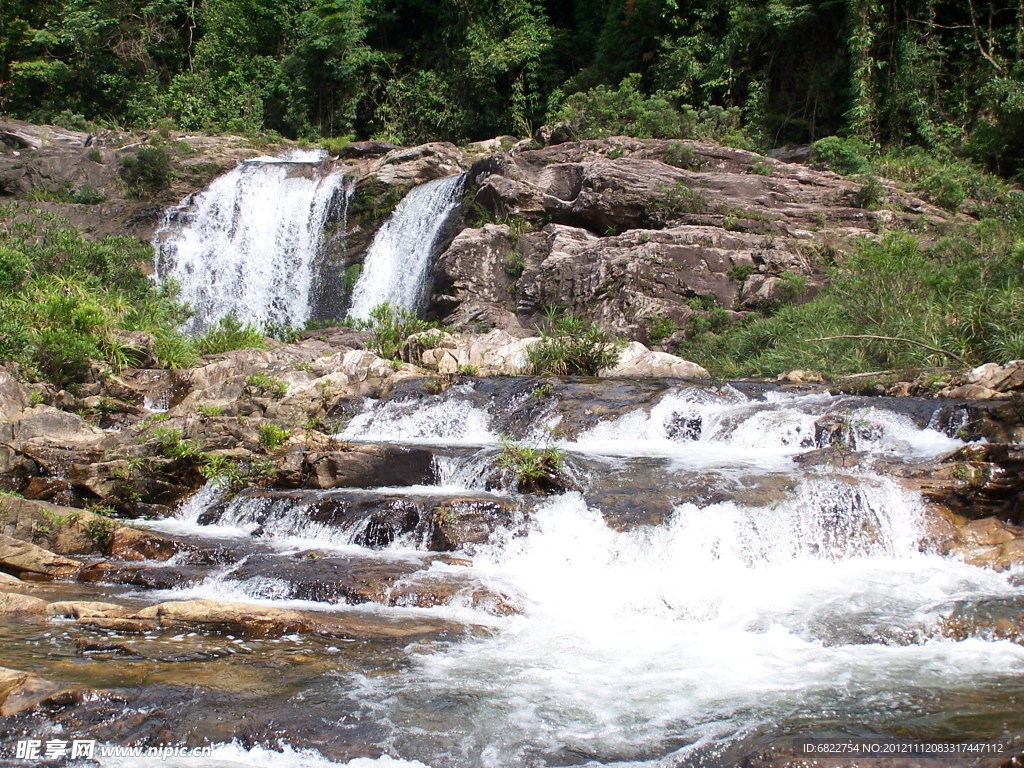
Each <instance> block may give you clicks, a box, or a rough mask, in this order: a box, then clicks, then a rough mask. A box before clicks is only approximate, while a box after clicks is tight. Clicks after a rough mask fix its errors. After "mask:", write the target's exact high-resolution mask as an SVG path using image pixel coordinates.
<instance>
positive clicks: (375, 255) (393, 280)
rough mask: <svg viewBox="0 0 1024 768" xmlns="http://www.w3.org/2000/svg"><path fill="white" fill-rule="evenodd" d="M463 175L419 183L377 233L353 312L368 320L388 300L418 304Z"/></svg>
mask: <svg viewBox="0 0 1024 768" xmlns="http://www.w3.org/2000/svg"><path fill="white" fill-rule="evenodd" d="M464 180H465V176H450V177H448V178H445V179H435V180H434V181H429V182H427V183H426V184H421V185H420V186H418V187H415V188H414V189H413V190H412V191H411V192H409V194H408V195H406V196H405V198H403V199H402V201H401V202H400V203H399V204H398V206H397V207H396V208H395V210H394V211H393V212H392V213H391V216H390V217H389V218H388V220H387V221H386V222H384V226H382V227H381V228H380V230H379V231H378V232H377V234H376V235H375V236H374V238H373V243H372V244H371V245H370V249H369V250H368V251H367V252H366V260H365V261H364V263H363V271H362V273H361V274H360V276H359V280H358V281H357V282H356V286H355V290H354V291H353V293H352V305H351V307H350V309H349V317H355V318H361V319H366V318H367V317H369V315H370V310H371V309H373V308H374V307H376V306H377V305H378V304H383V303H385V302H387V303H389V304H391V305H393V306H396V307H403V308H405V309H410V310H416V309H418V308H419V305H420V303H421V302H422V300H423V298H424V296H423V293H424V286H425V284H426V279H427V274H428V273H429V271H430V260H431V258H432V257H433V255H434V249H435V245H436V243H437V238H438V237H439V236H440V234H441V231H442V230H443V228H444V225H445V222H446V221H447V219H448V215H449V214H450V213H451V212H452V211H453V210H454V209H455V207H456V206H457V205H458V203H459V194H460V193H461V192H462V185H463V183H464Z"/></svg>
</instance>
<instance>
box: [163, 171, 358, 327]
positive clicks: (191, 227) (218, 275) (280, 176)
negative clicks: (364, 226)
mask: <svg viewBox="0 0 1024 768" xmlns="http://www.w3.org/2000/svg"><path fill="white" fill-rule="evenodd" d="M350 193H351V187H350V185H346V181H345V177H344V176H343V175H342V174H341V173H337V172H332V170H331V169H330V168H329V167H328V166H327V165H326V163H325V162H324V154H323V153H322V152H316V151H314V152H297V153H293V154H291V155H288V156H286V157H282V158H272V157H263V158H257V159H255V160H250V161H247V162H244V163H241V164H240V165H239V166H238V167H237V168H235V169H234V170H233V171H231V172H229V173H227V174H225V175H223V176H221V177H220V178H218V179H216V180H215V181H214V182H213V183H212V184H210V186H209V187H208V188H207V189H205V190H204V191H202V192H199V193H198V194H195V195H190V196H189V197H188V198H186V199H185V200H184V201H183V202H182V203H181V204H180V205H178V206H176V207H174V208H172V209H170V210H169V211H168V213H167V214H166V216H165V219H164V223H163V225H162V226H161V227H160V229H159V230H158V231H157V233H156V236H155V237H154V245H155V247H156V250H157V276H158V278H159V279H161V280H167V279H174V280H175V281H177V282H178V283H179V284H180V286H181V299H182V301H185V302H188V304H190V305H191V307H192V309H193V310H194V312H195V314H194V316H193V317H192V319H191V320H189V322H188V323H187V325H186V327H185V330H187V331H191V332H197V331H202V330H204V329H206V328H208V327H209V326H210V325H212V324H214V323H216V322H217V321H218V320H219V319H220V318H222V317H224V316H225V315H229V314H230V315H234V316H235V317H236V318H238V319H239V320H242V321H243V322H251V323H255V324H257V325H259V324H262V323H264V322H271V323H276V324H283V325H288V326H298V325H302V323H303V322H305V320H306V319H307V318H308V317H309V315H310V312H311V305H312V300H313V298H314V294H315V289H316V284H317V280H318V279H319V277H320V275H319V263H320V260H321V259H322V257H323V253H322V245H323V233H324V226H325V224H326V223H327V222H328V221H330V220H333V219H341V218H343V216H344V213H345V209H346V207H347V204H348V196H349V194H350Z"/></svg>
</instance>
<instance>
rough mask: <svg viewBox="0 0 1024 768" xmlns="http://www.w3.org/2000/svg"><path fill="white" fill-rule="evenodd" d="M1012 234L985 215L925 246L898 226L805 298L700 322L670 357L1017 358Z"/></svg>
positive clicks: (772, 365) (1021, 286)
mask: <svg viewBox="0 0 1024 768" xmlns="http://www.w3.org/2000/svg"><path fill="white" fill-rule="evenodd" d="M1022 234H1024V227H1022V226H1021V224H1020V223H1019V222H1018V223H1017V224H1014V225H1008V224H1006V223H1005V222H999V221H992V220H989V221H982V222H979V223H978V224H976V225H974V226H973V227H968V228H964V229H962V230H960V231H959V232H958V233H957V234H956V235H954V236H951V237H947V238H944V239H941V240H939V241H937V242H935V243H934V244H928V243H926V242H924V241H922V240H921V239H920V238H918V237H916V236H913V235H909V234H905V233H890V234H888V235H886V236H884V237H883V238H881V239H879V240H868V239H865V240H863V241H860V242H858V243H857V244H856V246H855V247H854V250H853V253H851V254H850V255H849V256H848V257H847V258H846V259H845V260H842V261H841V262H840V263H838V264H837V265H836V266H834V267H832V269H831V272H830V275H829V277H830V281H829V283H828V285H827V287H826V288H825V289H824V291H823V292H822V293H821V294H820V295H819V296H818V297H817V298H815V299H814V300H813V301H810V302H808V303H805V304H789V305H785V306H781V307H778V308H774V314H772V315H771V316H770V317H764V316H756V315H755V316H752V317H750V318H748V319H747V320H746V321H744V322H741V323H738V324H736V325H734V326H732V327H730V328H722V329H720V330H714V329H710V328H708V329H701V332H700V333H697V334H695V335H694V338H692V339H691V340H690V341H688V342H687V343H685V344H684V345H683V347H682V348H681V349H680V354H682V355H683V356H685V357H687V358H688V359H691V360H694V361H696V362H699V363H701V364H702V365H704V366H705V367H707V368H708V369H709V370H711V371H712V372H714V373H716V374H718V375H722V376H743V375H751V376H766V375H776V374H778V373H780V372H782V371H786V370H792V369H810V370H817V371H820V372H822V373H825V374H829V375H837V374H843V373H854V372H859V371H873V370H890V369H897V368H924V367H939V366H946V365H958V366H963V365H977V364H979V363H982V362H986V361H992V360H995V361H1005V360H1010V359H1015V358H1021V357H1024V237H1022V236H1021V235H1022ZM794 282H795V281H794ZM798 290H800V286H798V285H794V291H798Z"/></svg>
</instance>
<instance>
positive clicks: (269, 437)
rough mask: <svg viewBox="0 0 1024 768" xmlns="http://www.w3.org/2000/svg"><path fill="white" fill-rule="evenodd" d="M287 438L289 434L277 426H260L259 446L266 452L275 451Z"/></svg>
mask: <svg viewBox="0 0 1024 768" xmlns="http://www.w3.org/2000/svg"><path fill="white" fill-rule="evenodd" d="M289 437H291V432H289V431H288V430H287V429H285V428H284V427H279V426H278V425H277V424H261V425H260V445H262V446H263V447H264V448H266V449H267V450H268V451H276V450H277V449H278V448H280V447H281V446H282V445H284V442H285V440H287V439H288V438H289Z"/></svg>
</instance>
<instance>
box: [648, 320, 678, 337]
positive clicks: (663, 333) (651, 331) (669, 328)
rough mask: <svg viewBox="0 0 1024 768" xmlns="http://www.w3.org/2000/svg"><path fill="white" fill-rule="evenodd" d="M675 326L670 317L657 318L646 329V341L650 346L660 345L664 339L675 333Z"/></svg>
mask: <svg viewBox="0 0 1024 768" xmlns="http://www.w3.org/2000/svg"><path fill="white" fill-rule="evenodd" d="M675 330H676V324H675V321H674V320H672V318H671V317H664V316H662V317H658V318H655V320H654V322H652V323H651V325H650V327H649V328H648V329H647V341H648V343H650V344H661V342H663V341H664V340H665V339H667V338H668V337H669V336H671V335H672V334H673V333H675Z"/></svg>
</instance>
